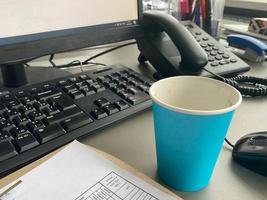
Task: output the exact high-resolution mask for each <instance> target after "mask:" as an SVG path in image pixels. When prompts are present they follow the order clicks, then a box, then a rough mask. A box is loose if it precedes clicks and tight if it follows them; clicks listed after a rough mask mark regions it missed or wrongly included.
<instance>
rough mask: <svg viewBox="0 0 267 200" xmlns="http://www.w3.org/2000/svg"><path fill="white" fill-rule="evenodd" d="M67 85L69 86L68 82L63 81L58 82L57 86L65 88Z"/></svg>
mask: <svg viewBox="0 0 267 200" xmlns="http://www.w3.org/2000/svg"><path fill="white" fill-rule="evenodd" d="M67 84H68V82H67V81H66V80H61V81H58V82H57V85H58V86H61V87H63V86H65V85H67Z"/></svg>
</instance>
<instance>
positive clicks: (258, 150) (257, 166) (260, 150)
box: [232, 131, 267, 177]
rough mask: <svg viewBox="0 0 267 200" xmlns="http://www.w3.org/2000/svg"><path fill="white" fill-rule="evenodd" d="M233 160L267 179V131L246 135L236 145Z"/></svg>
mask: <svg viewBox="0 0 267 200" xmlns="http://www.w3.org/2000/svg"><path fill="white" fill-rule="evenodd" d="M232 156H233V159H234V160H235V161H236V162H238V163H239V164H240V165H243V166H244V167H246V168H248V169H250V170H252V171H254V172H256V173H258V174H261V175H263V176H266V177H267V131H266V132H257V133H251V134H248V135H245V136H244V137H242V138H240V139H239V140H238V141H237V142H236V144H235V145H234V148H233V152H232Z"/></svg>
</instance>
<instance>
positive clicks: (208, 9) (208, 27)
mask: <svg viewBox="0 0 267 200" xmlns="http://www.w3.org/2000/svg"><path fill="white" fill-rule="evenodd" d="M204 30H205V31H206V32H207V33H208V34H209V35H211V34H212V32H211V30H212V4H211V0H206V20H205V28H204Z"/></svg>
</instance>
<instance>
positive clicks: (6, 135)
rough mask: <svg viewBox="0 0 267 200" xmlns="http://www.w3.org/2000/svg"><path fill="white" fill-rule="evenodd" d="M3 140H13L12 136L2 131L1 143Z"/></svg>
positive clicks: (0, 133) (0, 134)
mask: <svg viewBox="0 0 267 200" xmlns="http://www.w3.org/2000/svg"><path fill="white" fill-rule="evenodd" d="M2 140H10V141H12V140H13V137H12V135H11V134H10V133H9V132H8V131H1V132H0V141H2Z"/></svg>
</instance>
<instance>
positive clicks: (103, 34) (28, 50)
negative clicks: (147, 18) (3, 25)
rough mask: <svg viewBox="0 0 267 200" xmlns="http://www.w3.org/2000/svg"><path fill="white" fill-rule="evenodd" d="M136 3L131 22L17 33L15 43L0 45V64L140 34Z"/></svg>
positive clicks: (141, 11) (140, 14)
mask: <svg viewBox="0 0 267 200" xmlns="http://www.w3.org/2000/svg"><path fill="white" fill-rule="evenodd" d="M137 4H138V19H137V24H135V25H131V26H122V27H111V28H108V29H105V30H94V31H92V30H89V29H88V30H87V29H86V27H85V28H83V29H80V30H82V31H71V30H75V29H77V28H75V29H69V30H68V33H66V30H65V31H64V30H59V31H54V33H55V34H47V37H44V34H43V33H37V34H34V37H32V40H31V39H29V38H31V37H29V35H26V36H19V40H17V41H16V42H14V40H13V41H12V40H10V42H9V43H6V44H1V45H0V64H9V63H21V62H25V61H27V60H32V59H34V58H38V57H41V56H45V55H50V54H55V53H61V52H67V51H72V50H76V49H82V48H86V47H91V46H98V45H103V44H108V43H114V42H120V41H124V40H130V39H135V38H138V37H142V36H143V30H142V28H141V25H140V23H141V21H142V18H143V14H142V13H143V8H142V0H137ZM48 33H49V32H48ZM61 33H62V34H61ZM38 35H39V37H38ZM17 38H18V37H17Z"/></svg>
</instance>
